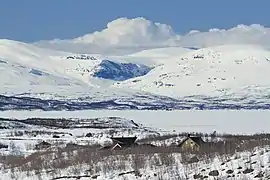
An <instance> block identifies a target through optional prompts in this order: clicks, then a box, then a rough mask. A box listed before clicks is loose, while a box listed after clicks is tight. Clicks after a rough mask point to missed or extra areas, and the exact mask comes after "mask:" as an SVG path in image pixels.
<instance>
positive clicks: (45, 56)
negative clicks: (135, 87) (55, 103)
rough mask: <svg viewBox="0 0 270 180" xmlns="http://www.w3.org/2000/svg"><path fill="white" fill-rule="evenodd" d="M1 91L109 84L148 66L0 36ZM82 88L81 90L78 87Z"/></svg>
mask: <svg viewBox="0 0 270 180" xmlns="http://www.w3.org/2000/svg"><path fill="white" fill-rule="evenodd" d="M0 60H1V61H0V69H1V71H0V75H1V78H0V83H1V88H0V91H1V93H5V94H11V92H13V93H31V92H32V93H35V91H39V92H42V91H40V89H43V91H44V93H45V92H48V91H51V92H54V91H55V90H59V87H61V89H66V90H68V89H69V90H71V89H74V90H73V91H81V92H84V91H85V90H84V89H89V88H90V89H91V88H99V87H103V86H105V87H106V86H108V85H107V84H108V83H110V81H114V80H126V79H129V78H134V77H137V76H142V75H144V74H146V73H148V72H149V71H150V70H151V68H149V67H147V66H145V65H141V64H134V63H128V62H119V61H116V60H115V61H114V60H110V59H107V58H106V57H103V56H101V55H85V54H74V53H66V52H60V51H53V50H47V49H42V48H37V47H35V46H34V45H30V44H26V43H21V42H16V41H10V40H0ZM80 89H81V90H80Z"/></svg>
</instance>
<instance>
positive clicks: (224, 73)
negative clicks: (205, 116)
mask: <svg viewBox="0 0 270 180" xmlns="http://www.w3.org/2000/svg"><path fill="white" fill-rule="evenodd" d="M269 72H270V51H268V50H267V49H265V48H263V47H261V46H255V45H223V46H215V47H210V48H203V49H199V50H194V51H191V52H188V53H185V54H183V55H181V56H176V57H174V58H171V60H170V61H166V63H164V64H162V65H160V66H158V67H156V68H155V69H154V70H152V71H151V72H149V73H148V74H147V75H146V76H143V77H138V78H133V79H130V80H127V81H124V82H117V83H116V84H115V86H116V87H119V88H133V89H137V90H142V91H147V92H151V93H156V94H161V95H166V96H170V97H184V96H194V95H201V96H220V95H229V94H233V93H241V94H244V93H251V94H253V95H254V93H255V92H254V91H259V93H258V94H260V93H261V91H262V92H265V89H268V88H269V87H270V83H269V82H268V81H267V77H268V76H269ZM260 90H261V91H260ZM251 91H252V92H251Z"/></svg>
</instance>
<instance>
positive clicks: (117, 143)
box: [111, 136, 137, 150]
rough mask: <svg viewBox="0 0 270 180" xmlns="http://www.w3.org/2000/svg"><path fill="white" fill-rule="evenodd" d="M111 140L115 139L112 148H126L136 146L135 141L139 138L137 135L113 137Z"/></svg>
mask: <svg viewBox="0 0 270 180" xmlns="http://www.w3.org/2000/svg"><path fill="white" fill-rule="evenodd" d="M111 140H112V141H113V145H112V146H111V150H114V149H124V148H130V147H133V146H135V145H136V143H135V141H136V140H137V137H136V136H135V137H111Z"/></svg>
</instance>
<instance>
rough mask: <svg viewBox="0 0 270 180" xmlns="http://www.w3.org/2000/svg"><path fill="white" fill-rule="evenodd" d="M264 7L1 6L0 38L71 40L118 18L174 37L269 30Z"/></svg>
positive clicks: (192, 1)
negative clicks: (159, 27) (157, 26)
mask: <svg viewBox="0 0 270 180" xmlns="http://www.w3.org/2000/svg"><path fill="white" fill-rule="evenodd" d="M269 7H270V1H269V0H260V1H252V0H226V1H225V0H223V1H221V0H220V1H217V0H207V1H201V0H171V1H163V0H157V1H146V0H130V1H127V0H118V1H112V0H46V1H37V0H1V5H0V38H1V39H12V40H19V41H24V42H35V41H39V40H51V39H55V38H57V39H71V38H75V37H79V36H82V35H84V34H88V33H91V32H94V31H98V30H102V29H104V28H105V27H106V25H107V23H108V22H110V21H113V20H115V19H117V18H120V17H127V18H135V17H144V18H146V19H149V20H151V21H153V22H160V23H164V24H169V25H171V26H172V27H173V29H174V31H175V32H177V33H179V34H184V33H187V32H188V31H190V30H194V29H196V30H200V31H207V30H209V29H211V28H222V29H223V28H224V29H228V28H231V27H234V26H236V25H237V24H246V25H250V24H261V25H263V26H267V27H270V20H269V13H268V12H269Z"/></svg>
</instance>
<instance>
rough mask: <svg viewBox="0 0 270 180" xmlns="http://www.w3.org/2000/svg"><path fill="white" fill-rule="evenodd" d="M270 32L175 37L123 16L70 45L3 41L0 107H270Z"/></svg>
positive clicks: (242, 29) (241, 29) (245, 29)
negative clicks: (269, 43) (269, 38)
mask: <svg viewBox="0 0 270 180" xmlns="http://www.w3.org/2000/svg"><path fill="white" fill-rule="evenodd" d="M120 31H121V32H120ZM269 34H270V31H269V28H266V27H263V26H260V25H250V26H244V25H239V26H237V27H235V28H231V29H228V30H219V29H211V30H209V32H199V31H191V32H189V33H188V34H186V35H178V34H176V33H175V32H174V31H173V29H172V27H170V26H169V25H166V24H160V23H154V22H151V21H149V20H146V19H144V18H135V19H127V18H120V19H117V20H115V21H113V22H111V23H108V25H107V28H106V29H104V30H102V31H99V32H95V33H92V34H88V35H85V36H82V37H78V38H75V39H71V40H53V41H48V42H45V41H41V42H36V43H31V44H27V43H23V42H17V41H12V40H5V39H3V40H0V85H1V86H0V104H1V103H2V105H1V106H0V109H2V110H6V109H8V108H9V105H10V103H11V102H16V103H18V102H20V103H19V105H18V104H16V103H15V104H14V103H13V104H12V106H11V107H12V108H15V109H16V108H18V109H23V108H22V104H26V105H27V108H29V107H38V108H41V107H42V108H43V109H47V110H48V109H53V108H54V107H57V108H56V109H61V108H63V107H64V109H84V108H86V109H89V108H93V107H95V108H97V107H98V108H102V107H104V108H113V107H114V108H115V107H117V108H122V109H123V108H132V109H144V108H146V109H158V108H162V109H168V108H169V109H171V108H173V109H174V108H176V109H192V108H199V109H205V108H210V109H212V108H214V109H219V108H229V109H230V108H233V109H239V108H263V109H268V108H269V93H270V83H269V82H268V81H267V77H268V76H269V72H270V71H269V70H270V49H269V47H270V46H269V45H268V43H267V42H266V40H267V39H268V37H270V35H269ZM224 37H225V38H224ZM263 40H264V41H263ZM82 45H83V47H82ZM73 47H74V48H73ZM93 47H95V48H97V49H95V48H93ZM60 50H62V51H60ZM63 50H65V51H63ZM80 52H86V53H80ZM89 52H92V53H89ZM94 52H95V53H94ZM97 52H99V54H97ZM27 98H37V99H27ZM71 99H72V100H71ZM54 100H55V101H54ZM56 100H57V101H56ZM60 101H61V102H60ZM37 102H38V103H37ZM96 102H98V103H99V104H98V105H97V104H95V105H93V103H96ZM76 103H77V105H76ZM37 104H38V105H37ZM78 104H79V105H78ZM78 106H79V107H78Z"/></svg>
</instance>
